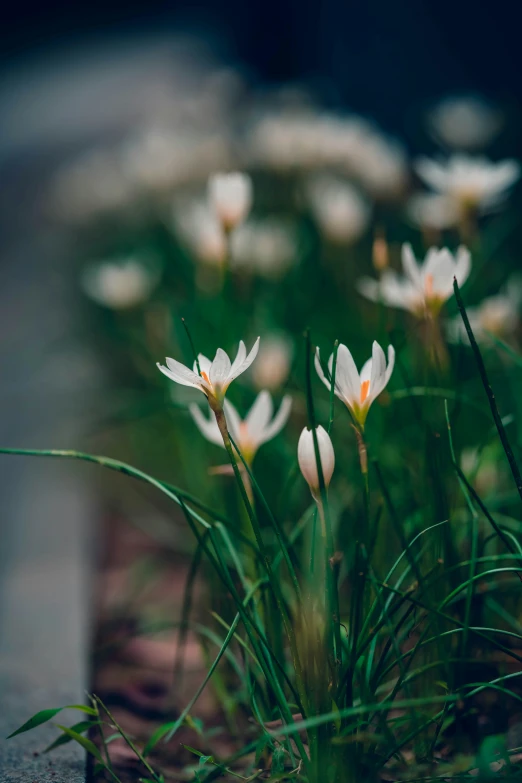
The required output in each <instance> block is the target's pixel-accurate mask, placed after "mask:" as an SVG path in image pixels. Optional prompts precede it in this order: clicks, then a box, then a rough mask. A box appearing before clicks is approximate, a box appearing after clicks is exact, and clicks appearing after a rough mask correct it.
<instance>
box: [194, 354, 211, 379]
mask: <svg viewBox="0 0 522 783" xmlns="http://www.w3.org/2000/svg"><path fill="white" fill-rule="evenodd" d="M198 362H199V367H200V370H201V372H204V373H205V375H206V376H207V378H208V376H209V373H210V367H211V365H212V362H211V361H210V359H207V357H206V356H203V354H202V353H200V354H198ZM194 372H195V373H197V374H199V373H198V365H197V362H194Z"/></svg>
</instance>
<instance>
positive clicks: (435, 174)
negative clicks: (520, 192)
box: [415, 155, 520, 210]
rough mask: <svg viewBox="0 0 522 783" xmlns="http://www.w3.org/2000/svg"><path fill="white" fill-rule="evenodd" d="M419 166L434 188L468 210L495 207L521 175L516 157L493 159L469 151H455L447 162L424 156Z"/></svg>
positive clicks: (426, 179) (418, 163)
mask: <svg viewBox="0 0 522 783" xmlns="http://www.w3.org/2000/svg"><path fill="white" fill-rule="evenodd" d="M415 169H416V171H417V174H418V175H419V177H421V179H422V180H423V181H424V182H425V183H426V184H427V185H428V186H429V187H430V188H432V189H433V190H435V191H437V193H445V194H446V195H447V196H450V197H451V198H452V199H454V201H455V202H456V203H457V204H458V205H459V207H460V208H461V209H464V210H465V209H469V208H470V207H471V208H477V209H478V208H480V209H481V210H487V209H490V208H492V207H495V206H496V205H497V204H498V203H499V202H500V201H502V199H503V198H504V197H505V196H506V191H507V190H508V189H509V188H510V187H511V186H512V185H513V184H514V183H515V182H516V181H517V179H518V178H519V177H520V166H519V164H518V163H517V161H516V160H504V161H500V162H499V163H493V161H491V160H488V159H487V158H484V157H470V156H469V155H453V156H452V157H451V158H449V159H448V160H447V161H446V162H437V161H435V160H430V159H429V158H420V159H419V160H418V161H417V163H416V165H415Z"/></svg>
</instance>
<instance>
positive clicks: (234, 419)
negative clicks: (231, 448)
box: [223, 400, 241, 449]
mask: <svg viewBox="0 0 522 783" xmlns="http://www.w3.org/2000/svg"><path fill="white" fill-rule="evenodd" d="M223 410H224V411H225V419H226V422H227V429H228V431H229V433H230V434H231V435H232V438H233V439H234V442H235V443H237V445H238V446H239V448H240V449H241V443H240V440H241V417H240V415H239V413H238V412H237V410H236V408H235V407H234V406H233V405H232V403H231V402H229V401H228V400H225V402H224V404H223Z"/></svg>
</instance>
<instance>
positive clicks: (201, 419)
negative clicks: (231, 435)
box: [189, 403, 225, 448]
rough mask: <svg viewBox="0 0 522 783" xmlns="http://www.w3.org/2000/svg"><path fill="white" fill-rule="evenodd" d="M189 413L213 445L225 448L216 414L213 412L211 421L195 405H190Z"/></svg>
mask: <svg viewBox="0 0 522 783" xmlns="http://www.w3.org/2000/svg"><path fill="white" fill-rule="evenodd" d="M189 411H190V415H191V416H192V418H193V419H194V421H195V423H196V426H197V428H198V429H199V431H200V432H201V434H202V435H203V436H204V437H205V438H206V439H207V440H209V441H210V442H211V443H215V444H216V445H217V446H222V447H223V448H225V445H224V443H223V438H222V437H221V433H220V431H219V427H218V425H217V423H216V419H215V417H214V414H213V413H212V412H211V413H210V419H207V417H206V416H204V414H203V413H202V412H201V409H200V408H199V406H198V405H195V404H194V403H192V404H191V405H189Z"/></svg>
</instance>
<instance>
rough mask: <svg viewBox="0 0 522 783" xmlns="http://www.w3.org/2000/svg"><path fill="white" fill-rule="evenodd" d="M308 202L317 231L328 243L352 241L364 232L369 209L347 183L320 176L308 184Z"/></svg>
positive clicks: (357, 192)
mask: <svg viewBox="0 0 522 783" xmlns="http://www.w3.org/2000/svg"><path fill="white" fill-rule="evenodd" d="M308 199H309V202H310V207H311V209H312V213H313V215H314V217H315V219H316V221H317V223H318V225H319V228H320V229H321V231H322V232H323V233H324V235H325V236H326V237H327V238H328V239H329V240H330V241H331V242H338V243H347V244H348V243H350V242H355V241H356V240H357V239H358V238H359V237H360V236H361V234H363V233H364V231H365V229H366V227H367V225H368V221H369V219H370V208H369V206H368V204H367V202H366V201H365V199H363V198H362V196H361V195H360V193H359V191H358V190H357V189H356V188H354V187H353V186H352V185H350V184H349V183H348V182H343V181H342V180H338V179H334V178H333V177H321V178H318V179H316V180H313V181H312V182H310V184H309V186H308Z"/></svg>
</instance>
